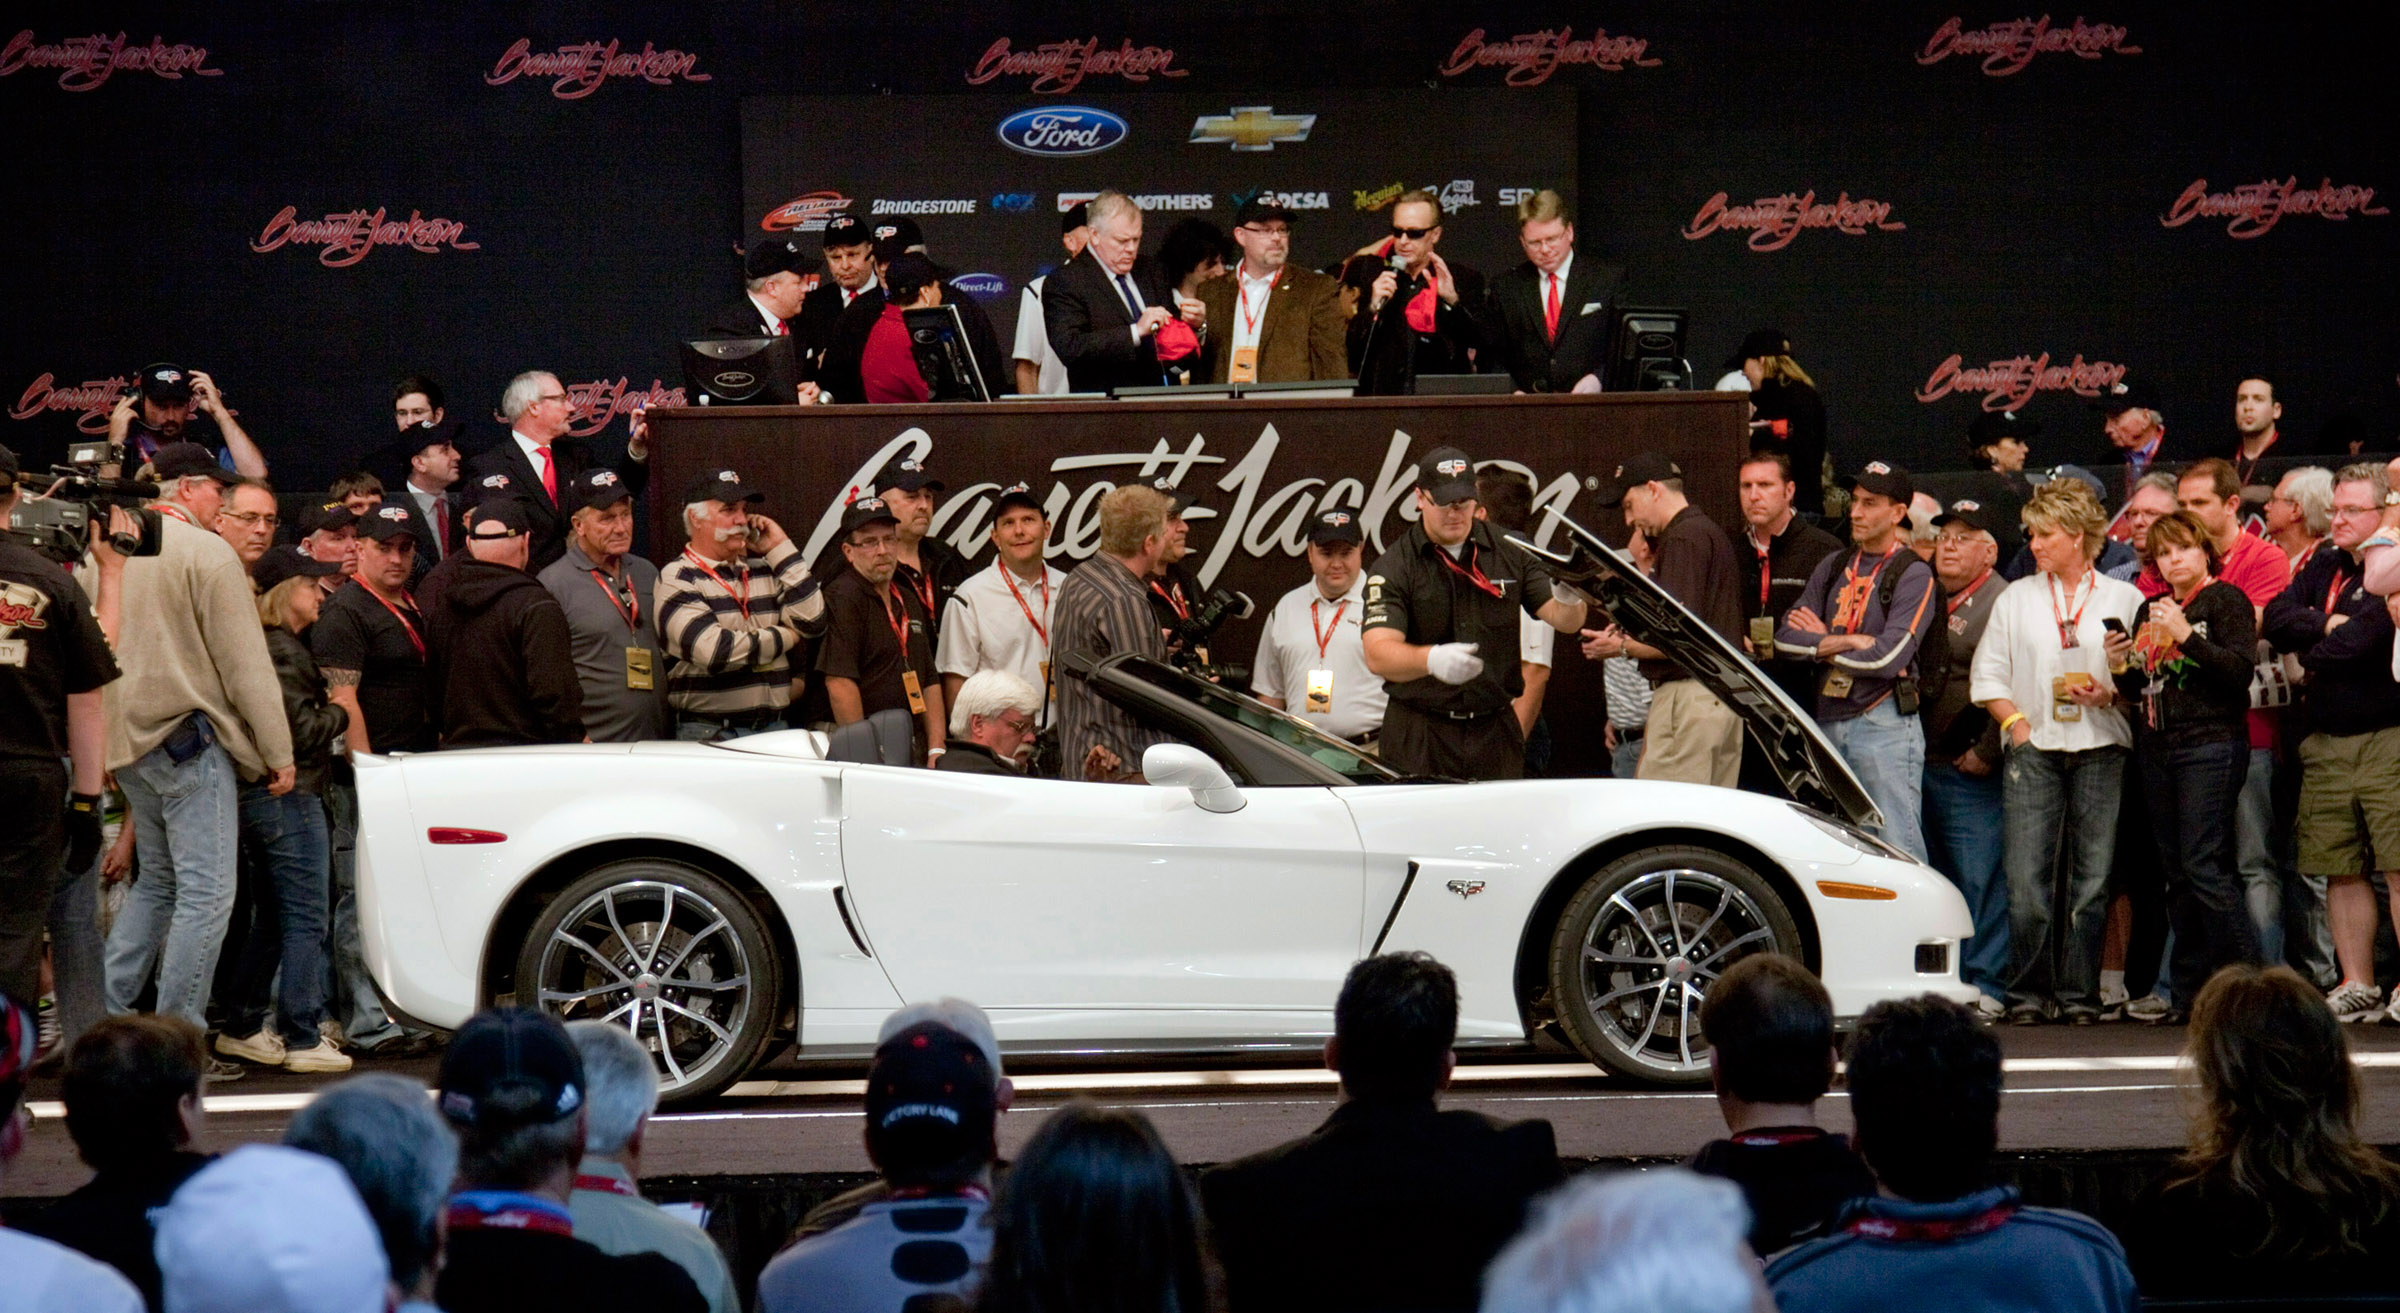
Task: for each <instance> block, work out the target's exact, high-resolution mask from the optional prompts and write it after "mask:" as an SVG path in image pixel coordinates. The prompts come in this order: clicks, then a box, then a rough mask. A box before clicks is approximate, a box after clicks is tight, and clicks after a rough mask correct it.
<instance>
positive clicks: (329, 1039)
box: [317, 1017, 350, 1049]
mask: <svg viewBox="0 0 2400 1313" xmlns="http://www.w3.org/2000/svg"><path fill="white" fill-rule="evenodd" d="M317 1037H318V1038H319V1039H322V1040H324V1041H325V1042H326V1043H328V1044H331V1045H332V1046H334V1047H335V1048H337V1049H343V1048H348V1047H350V1040H349V1037H348V1036H345V1035H344V1034H342V1023H340V1022H338V1021H335V1020H334V1019H333V1018H331V1017H327V1018H325V1019H324V1020H323V1021H320V1022H318V1023H317Z"/></svg>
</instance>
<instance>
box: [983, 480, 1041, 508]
mask: <svg viewBox="0 0 2400 1313" xmlns="http://www.w3.org/2000/svg"><path fill="white" fill-rule="evenodd" d="M1011 506H1024V507H1029V508H1031V509H1033V510H1037V511H1040V512H1041V513H1042V514H1044V515H1048V514H1049V513H1050V508H1049V507H1047V506H1044V505H1042V503H1041V499H1040V498H1037V497H1035V496H1034V495H1033V485H1032V484H1030V483H1023V482H1018V483H1012V484H1010V485H1008V486H1007V487H1005V488H1002V489H1001V490H1000V496H999V498H998V499H997V500H995V501H993V503H992V514H994V515H998V514H999V513H1000V512H1002V511H1005V510H1007V509H1008V508H1009V507H1011Z"/></svg>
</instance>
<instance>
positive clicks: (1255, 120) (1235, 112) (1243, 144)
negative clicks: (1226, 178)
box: [1190, 105, 1317, 152]
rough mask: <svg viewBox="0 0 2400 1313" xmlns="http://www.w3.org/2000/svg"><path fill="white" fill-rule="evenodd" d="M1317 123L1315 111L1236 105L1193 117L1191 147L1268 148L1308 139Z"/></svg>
mask: <svg viewBox="0 0 2400 1313" xmlns="http://www.w3.org/2000/svg"><path fill="white" fill-rule="evenodd" d="M1316 126H1317V116H1316V115H1314V114H1278V113H1276V112H1275V107H1274V106H1273V105H1236V106H1234V107H1233V108H1232V109H1230V110H1228V111H1226V112H1225V113H1223V114H1203V115H1201V116H1200V117H1198V118H1196V119H1193V120H1192V135H1191V138H1190V141H1191V144H1192V145H1194V146H1216V145H1225V146H1231V147H1233V148H1234V149H1235V150H1237V151H1242V152H1250V151H1270V150H1273V149H1275V146H1276V143H1278V142H1281V143H1283V144H1285V145H1292V144H1295V143H1298V142H1303V141H1306V140H1308V134H1309V130H1310V129H1312V128H1314V127H1316Z"/></svg>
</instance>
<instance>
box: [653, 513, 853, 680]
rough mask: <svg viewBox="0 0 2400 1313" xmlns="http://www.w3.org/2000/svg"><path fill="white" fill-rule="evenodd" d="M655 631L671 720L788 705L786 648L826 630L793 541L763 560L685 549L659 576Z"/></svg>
mask: <svg viewBox="0 0 2400 1313" xmlns="http://www.w3.org/2000/svg"><path fill="white" fill-rule="evenodd" d="M657 606H658V633H659V639H660V641H661V643H662V644H663V645H664V646H665V648H666V651H667V656H668V657H669V658H671V659H672V661H673V663H674V664H673V666H672V668H671V669H670V670H669V671H668V673H667V702H668V704H669V705H671V706H673V707H674V708H675V711H676V713H677V714H678V715H684V716H698V717H703V718H706V719H710V720H741V719H749V718H764V717H769V716H772V715H773V714H774V713H777V712H780V711H782V710H783V709H784V708H785V707H786V706H788V705H790V703H791V700H792V650H793V649H794V648H796V647H798V646H799V639H798V638H797V637H796V636H795V633H794V631H797V633H798V634H800V635H815V634H819V633H822V632H824V629H825V598H824V596H823V594H822V593H820V592H819V590H818V588H817V581H816V580H815V579H814V578H812V577H810V575H809V573H808V563H807V562H806V561H804V560H802V559H801V557H800V549H799V548H797V547H795V546H793V545H792V543H791V542H790V540H788V539H787V540H785V541H783V542H781V543H777V544H776V545H775V546H774V547H773V548H771V549H769V550H768V552H767V554H766V556H765V557H764V558H763V559H762V558H760V557H755V556H754V557H751V558H749V559H747V560H744V561H739V562H722V563H720V562H715V561H703V560H702V559H701V558H700V557H699V556H697V555H695V554H694V553H692V552H691V551H690V550H689V549H686V550H685V551H684V552H683V554H682V555H680V556H677V557H676V558H675V559H674V560H672V561H669V562H667V563H666V564H665V565H664V566H662V567H660V569H659V572H658V594H657Z"/></svg>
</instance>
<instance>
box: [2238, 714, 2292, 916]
mask: <svg viewBox="0 0 2400 1313" xmlns="http://www.w3.org/2000/svg"><path fill="white" fill-rule="evenodd" d="M2247 753H2248V756H2249V758H2250V765H2249V769H2248V772H2247V773H2246V774H2245V775H2243V777H2242V793H2241V797H2240V798H2239V799H2238V800H2237V801H2236V802H2235V804H2234V874H2235V875H2236V876H2237V877H2238V878H2239V879H2240V881H2241V889H2242V901H2243V904H2244V907H2245V909H2246V911H2247V912H2248V914H2249V917H2250V933H2251V936H2252V938H2254V939H2255V940H2256V941H2257V943H2258V948H2259V952H2260V953H2261V955H2262V956H2263V958H2264V960H2266V961H2269V962H2276V961H2281V960H2282V958H2283V885H2284V878H2285V872H2284V865H2283V858H2282V855H2281V854H2279V853H2277V852H2276V851H2275V750H2274V749H2273V748H2249V749H2248V750H2247Z"/></svg>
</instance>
